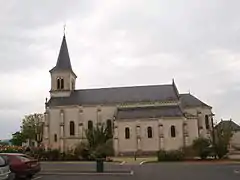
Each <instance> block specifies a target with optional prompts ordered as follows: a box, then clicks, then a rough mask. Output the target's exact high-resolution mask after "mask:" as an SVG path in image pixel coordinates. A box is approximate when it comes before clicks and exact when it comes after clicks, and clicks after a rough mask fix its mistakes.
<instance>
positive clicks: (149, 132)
mask: <svg viewBox="0 0 240 180" xmlns="http://www.w3.org/2000/svg"><path fill="white" fill-rule="evenodd" d="M147 136H148V138H152V137H153V132H152V127H148V128H147Z"/></svg>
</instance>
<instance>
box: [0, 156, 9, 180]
mask: <svg viewBox="0 0 240 180" xmlns="http://www.w3.org/2000/svg"><path fill="white" fill-rule="evenodd" d="M9 174H10V169H9V164H8V161H7V160H6V159H5V158H4V157H1V156H0V180H6V179H8V177H9Z"/></svg>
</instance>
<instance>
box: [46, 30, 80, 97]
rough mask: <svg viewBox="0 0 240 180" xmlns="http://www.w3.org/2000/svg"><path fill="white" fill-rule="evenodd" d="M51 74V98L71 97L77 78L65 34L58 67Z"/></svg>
mask: <svg viewBox="0 0 240 180" xmlns="http://www.w3.org/2000/svg"><path fill="white" fill-rule="evenodd" d="M49 72H50V73H51V90H50V94H51V97H66V96H70V94H71V92H72V91H74V90H75V83H76V78H77V76H76V74H75V73H74V72H73V70H72V65H71V61H70V57H69V53H68V47H67V41H66V36H65V33H64V35H63V39H62V44H61V47H60V51H59V54H58V59H57V63H56V66H55V67H54V68H52V69H51V70H50V71H49Z"/></svg>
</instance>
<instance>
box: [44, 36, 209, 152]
mask: <svg viewBox="0 0 240 180" xmlns="http://www.w3.org/2000/svg"><path fill="white" fill-rule="evenodd" d="M50 74H51V89H50V99H49V100H48V101H46V103H45V105H46V106H45V107H46V109H45V113H44V136H43V137H44V138H43V144H44V146H45V148H51V149H60V150H61V151H62V152H64V151H67V150H68V149H72V148H74V147H75V146H76V145H77V144H78V143H79V142H81V141H84V140H85V139H86V138H85V129H89V128H92V127H94V126H97V124H99V123H105V124H106V125H107V126H108V127H110V128H112V131H113V146H114V152H115V155H116V156H117V155H120V154H123V155H130V154H133V153H134V152H136V151H141V152H142V153H146V154H147V153H155V152H156V151H158V150H161V149H162V150H176V149H179V148H181V147H184V146H188V145H191V143H192V142H193V140H194V139H195V138H198V137H200V136H201V137H210V135H211V131H212V129H213V122H212V121H213V113H212V107H211V106H209V105H207V104H205V103H204V102H202V101H201V100H199V99H198V98H196V97H195V96H193V95H192V94H190V93H187V94H181V93H179V91H178V89H177V86H176V84H175V82H174V80H173V81H172V83H170V84H163V85H150V86H130V87H113V88H98V89H76V86H75V84H76V80H77V75H76V74H75V73H74V71H73V69H72V65H71V61H70V56H69V53H68V48H67V42H66V37H65V35H64V36H63V40H62V44H61V48H60V52H59V56H58V59H57V63H56V66H55V67H53V68H52V69H51V70H50Z"/></svg>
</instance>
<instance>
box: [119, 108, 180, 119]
mask: <svg viewBox="0 0 240 180" xmlns="http://www.w3.org/2000/svg"><path fill="white" fill-rule="evenodd" d="M158 117H183V112H182V111H181V109H180V107H179V106H158V107H139V108H122V109H118V111H117V115H116V119H138V118H158Z"/></svg>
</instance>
